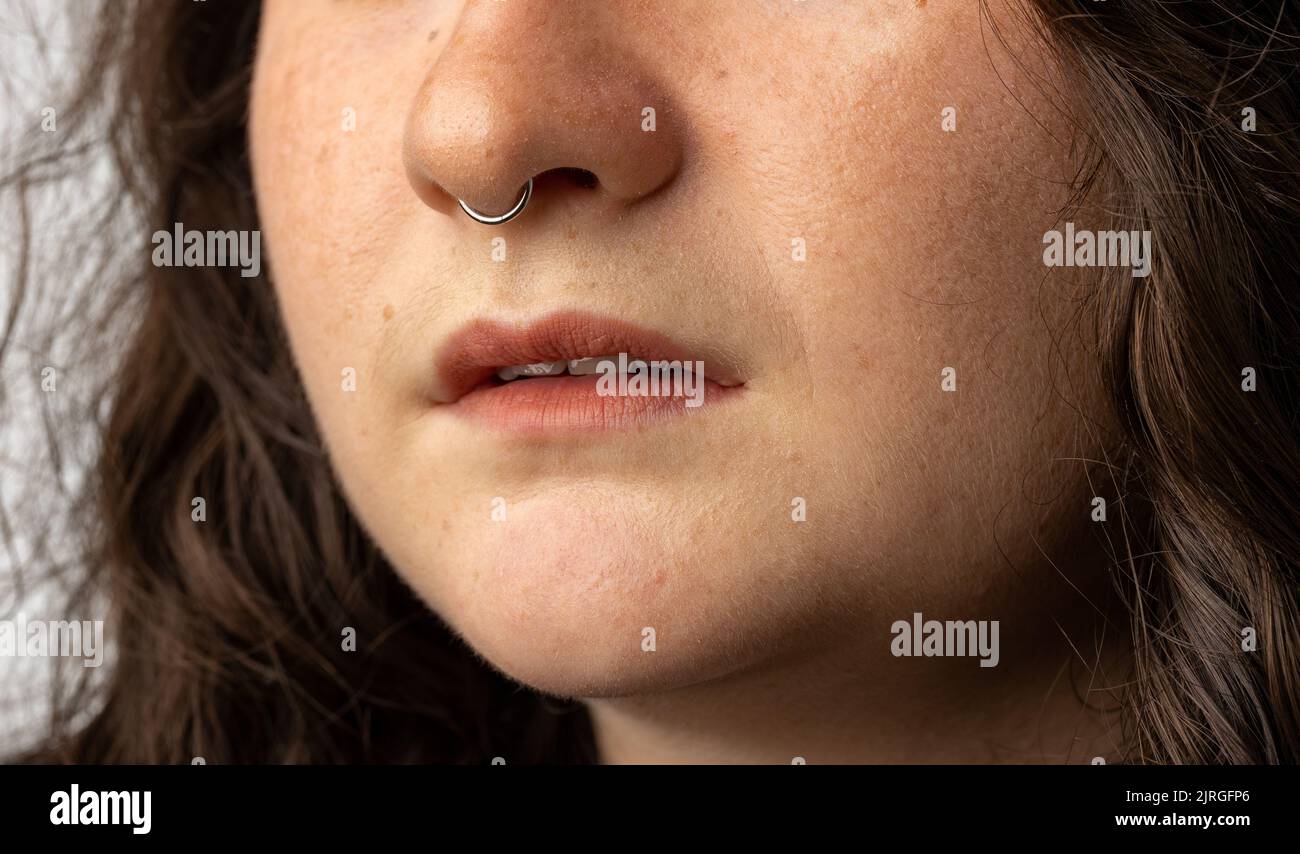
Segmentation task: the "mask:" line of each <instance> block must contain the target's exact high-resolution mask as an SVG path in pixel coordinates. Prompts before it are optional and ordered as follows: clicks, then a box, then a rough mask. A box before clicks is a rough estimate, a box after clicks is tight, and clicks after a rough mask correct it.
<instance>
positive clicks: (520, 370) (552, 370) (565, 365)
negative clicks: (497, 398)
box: [497, 356, 618, 382]
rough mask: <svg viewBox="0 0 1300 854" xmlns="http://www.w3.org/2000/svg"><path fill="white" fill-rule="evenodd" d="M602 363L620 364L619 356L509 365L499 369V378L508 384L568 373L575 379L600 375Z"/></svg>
mask: <svg viewBox="0 0 1300 854" xmlns="http://www.w3.org/2000/svg"><path fill="white" fill-rule="evenodd" d="M601 362H614V363H615V364H618V357H617V356H592V357H589V358H585V359H570V360H569V361H567V362H536V363H534V364H531V365H509V366H507V367H504V368H499V369H497V376H498V377H499V378H501V379H503V380H505V381H506V382H509V381H510V380H514V379H518V378H519V377H554V376H558V375H559V374H562V373H565V372H566V371H567V372H568V373H570V374H572V375H573V376H575V377H581V376H586V375H588V374H598V373H600V363H601Z"/></svg>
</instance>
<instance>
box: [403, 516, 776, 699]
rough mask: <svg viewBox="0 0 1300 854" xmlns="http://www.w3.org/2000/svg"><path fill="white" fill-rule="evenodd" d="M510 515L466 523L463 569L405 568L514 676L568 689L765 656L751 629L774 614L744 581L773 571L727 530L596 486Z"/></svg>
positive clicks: (583, 692) (617, 691)
mask: <svg viewBox="0 0 1300 854" xmlns="http://www.w3.org/2000/svg"><path fill="white" fill-rule="evenodd" d="M508 514H509V515H508V520H507V521H497V522H492V521H484V522H476V523H474V524H473V525H472V526H464V527H462V528H461V529H459V530H458V529H457V527H458V526H453V530H452V531H450V532H448V534H449V536H448V537H447V538H446V539H445V540H443V542H444V543H455V548H454V550H453V551H452V553H449V554H446V555H445V559H440V560H438V561H437V565H438V566H439V567H452V568H453V569H451V570H438V571H437V572H435V571H434V570H432V569H430V570H428V572H427V573H425V572H417V573H410V572H409V571H407V570H406V569H404V568H403V567H401V566H399V567H398V569H399V572H401V573H402V574H403V575H404V576H405V577H406V578H407V579H408V581H409V582H410V583H411V584H412V586H413V587H415V589H416V590H417V592H419V593H420V594H421V595H422V596H423V597H424V598H425V600H426V601H427V602H429V603H430V605H431V607H433V609H434V610H435V611H437V612H438V613H439V614H440V616H441V617H442V618H443V619H444V620H445V621H446V622H447V623H448V624H449V625H450V626H451V627H452V628H453V629H454V630H455V631H456V632H457V633H458V634H459V635H460V636H461V637H462V638H463V639H464V640H465V641H466V642H467V643H468V644H469V645H470V646H471V647H472V648H473V649H474V650H475V651H476V652H477V653H478V654H479V655H481V656H482V657H483V658H484V659H485V660H486V661H487V662H488V663H490V664H491V665H492V666H493V667H495V668H496V669H498V670H500V671H501V672H502V673H504V674H505V675H507V676H509V677H511V678H512V679H515V680H517V681H519V682H522V683H524V684H526V685H529V686H531V687H533V688H535V689H537V690H539V691H542V692H544V693H547V694H552V695H556V696H562V697H593V698H594V697H611V696H624V695H630V694H643V693H652V692H657V691H664V690H669V689H672V688H674V687H680V686H684V685H689V684H692V683H695V682H700V681H704V680H707V679H711V678H715V677H718V676H721V675H724V674H726V673H727V672H729V671H731V670H732V669H734V668H736V667H739V666H743V665H744V664H745V663H746V662H747V661H748V660H751V659H752V656H750V655H747V654H746V650H747V649H749V650H752V649H754V648H757V647H758V645H756V644H752V643H749V642H748V639H750V638H752V637H753V636H754V635H755V634H763V633H764V632H763V627H762V626H754V625H752V624H750V622H751V621H752V620H753V619H754V618H755V617H757V616H762V617H764V619H770V617H771V613H772V612H771V609H770V608H767V609H762V608H757V607H747V606H746V605H745V603H746V602H748V601H750V600H751V598H752V597H753V596H754V594H755V591H754V590H752V589H750V590H746V589H743V588H739V589H738V588H737V582H738V580H743V579H751V580H752V579H755V578H761V577H762V576H763V573H762V572H761V571H759V572H755V571H754V568H751V567H745V566H736V565H734V559H736V558H739V557H740V555H741V553H742V551H741V550H740V549H735V550H731V549H720V548H719V547H718V538H720V537H722V536H723V534H722V532H721V531H720V530H719V529H713V530H712V531H709V530H705V529H703V528H701V527H695V526H692V527H686V528H683V527H682V520H680V519H676V520H670V519H666V518H663V517H662V515H661V514H655V513H650V512H649V511H648V510H647V508H645V507H641V506H637V505H635V503H628V502H626V501H624V502H621V503H620V502H614V501H610V500H608V499H605V500H600V499H596V498H595V497H594V496H592V497H588V498H586V499H582V500H567V501H551V500H541V499H534V500H531V501H527V502H522V503H520V504H519V505H517V506H511V507H510V508H509V509H508ZM670 522H675V527H674V525H671V524H669V523H670ZM709 537H712V538H713V539H712V540H710V539H709ZM729 553H730V554H729ZM407 566H408V567H409V566H410V565H409V564H408V565H407ZM765 598H766V597H765ZM649 630H653V635H651V634H650V631H649ZM651 642H653V649H652V650H651V649H650V648H649V647H650V645H651Z"/></svg>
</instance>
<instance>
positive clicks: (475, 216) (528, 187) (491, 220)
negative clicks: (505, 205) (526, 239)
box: [456, 178, 533, 225]
mask: <svg viewBox="0 0 1300 854" xmlns="http://www.w3.org/2000/svg"><path fill="white" fill-rule="evenodd" d="M532 197H533V179H532V178H529V179H528V183H527V184H524V191H523V193H521V194H520V196H519V201H517V202H515V206H514V207H513V208H511V209H510V210H508V211H506V212H505V213H503V214H501V215H500V216H488V215H487V214H483V213H479V212H478V211H476V210H474V209H473V208H471V207H470V206H469V205H467V204H465V201H464V199H457V200H456V201H458V202H460V209H461V210H463V211H464V212H465V213H467V214H469V216H470V219H472V220H474V221H475V222H481V223H483V224H484V225H500V224H501V223H503V222H509V221H510V220H512V219H514V218H515V217H517V216H519V215H520V214H521V213H523V212H524V208H525V207H526V206H527V205H528V200H529V199H531V198H532Z"/></svg>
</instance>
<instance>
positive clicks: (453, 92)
mask: <svg viewBox="0 0 1300 854" xmlns="http://www.w3.org/2000/svg"><path fill="white" fill-rule="evenodd" d="M512 5H513V4H512ZM564 17H565V16H560V15H550V16H548V17H546V18H545V19H544V20H543V21H542V22H540V23H538V25H537V26H536V27H534V28H533V29H532V30H531V31H529V29H528V28H527V27H521V26H519V24H520V22H511V21H508V20H503V19H502V18H501V16H500V14H496V15H494V16H476V15H467V16H466V17H465V18H463V19H462V22H461V25H462V26H463V27H468V28H470V29H471V30H473V33H472V35H466V37H463V38H458V39H453V40H452V42H451V44H450V45H449V46H448V47H447V48H446V50H445V51H444V53H443V54H442V55H441V56H439V57H438V59H437V62H436V63H435V65H434V67H433V68H432V69H431V71H430V73H429V75H428V76H427V78H426V79H425V81H424V83H423V85H422V86H421V89H420V91H419V93H418V95H417V97H416V100H415V103H414V104H413V107H412V110H411V112H410V114H409V117H408V120H407V125H406V128H405V135H404V139H403V158H404V161H405V166H406V173H407V177H408V179H409V181H410V183H411V186H412V188H413V189H414V190H415V192H416V193H417V195H419V197H420V198H421V199H422V200H424V202H425V203H426V204H428V205H429V206H430V207H432V208H434V209H436V210H439V211H443V212H454V211H456V209H457V207H458V205H457V202H463V203H464V204H466V205H469V206H470V207H471V208H473V209H474V210H475V211H479V212H482V213H484V214H488V215H495V214H501V213H503V212H506V211H509V210H510V209H511V208H512V207H513V206H514V205H515V204H516V203H517V202H518V201H519V198H520V192H521V189H522V188H523V187H524V186H525V185H526V184H527V182H528V180H529V179H530V178H531V179H533V180H534V187H533V198H532V199H531V201H530V202H529V206H528V210H529V216H530V217H532V216H536V215H537V214H536V209H537V208H539V207H546V206H548V205H555V204H559V203H560V201H561V200H571V199H570V196H572V198H573V199H584V200H585V201H584V202H583V203H584V204H587V205H593V204H597V200H599V202H600V203H601V204H605V205H609V206H626V205H630V204H632V203H634V202H636V201H637V200H639V199H643V198H645V197H647V196H649V195H650V194H652V193H654V192H656V191H658V190H660V189H661V188H663V187H664V186H666V185H667V184H668V183H670V182H671V180H672V178H673V176H674V175H675V174H676V173H677V171H678V169H679V168H680V165H681V162H682V147H681V134H680V132H679V131H678V130H677V129H676V123H675V121H674V119H675V116H674V115H673V111H672V109H671V107H670V106H669V105H668V103H667V101H666V98H665V97H664V96H663V95H662V94H661V92H660V90H659V89H658V88H657V87H656V86H655V85H654V84H653V81H652V79H651V77H650V75H649V74H648V73H647V70H646V69H645V68H644V67H643V66H641V65H640V64H638V62H636V61H635V60H631V59H626V58H625V59H621V60H620V59H614V58H613V57H614V56H615V55H616V49H615V48H616V46H615V45H612V44H609V43H606V42H603V41H600V40H597V39H595V38H593V37H585V38H583V37H579V35H580V34H578V33H575V32H574V27H576V26H580V25H579V24H573V23H572V22H570V23H569V24H565V25H563V26H564V29H565V31H564V32H559V31H558V29H559V28H560V27H561V24H560V23H559V22H560V21H562V20H564ZM570 17H572V16H570ZM539 28H540V30H541V31H539ZM546 28H551V29H552V32H550V33H547V32H545V30H546ZM552 41H554V42H556V43H563V45H564V49H563V50H557V49H555V48H554V47H553V46H551V42H552ZM592 191H595V192H594V193H593V192H592Z"/></svg>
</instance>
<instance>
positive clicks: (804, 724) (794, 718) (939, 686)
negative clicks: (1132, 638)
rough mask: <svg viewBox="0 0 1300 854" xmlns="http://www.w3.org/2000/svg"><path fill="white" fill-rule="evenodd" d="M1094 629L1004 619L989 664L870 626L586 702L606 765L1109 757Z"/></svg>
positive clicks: (1106, 694) (1106, 671)
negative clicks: (996, 654)
mask: <svg viewBox="0 0 1300 854" xmlns="http://www.w3.org/2000/svg"><path fill="white" fill-rule="evenodd" d="M1050 622H1054V621H1050ZM1116 634H1117V632H1116V631H1115V629H1114V627H1112V630H1111V632H1110V636H1111V637H1112V638H1114V637H1115V636H1116ZM1093 636H1094V635H1093V633H1092V632H1088V633H1086V634H1083V633H1081V632H1080V631H1078V630H1075V631H1072V632H1069V634H1068V636H1067V635H1066V633H1065V631H1064V630H1063V629H1062V628H1061V627H1060V625H1059V624H1056V625H1054V626H1053V627H1052V631H1050V632H1047V631H1044V632H1040V633H1038V636H1036V637H1033V638H1025V637H1021V638H1018V639H1017V638H1016V637H1015V635H1014V634H1013V633H1012V632H1009V631H1003V633H1002V637H1001V640H1002V644H1003V650H1002V654H1001V657H1000V661H999V662H998V665H997V666H996V667H987V668H982V667H980V666H979V659H978V658H974V657H967V658H952V657H896V656H894V655H893V654H891V653H890V651H889V649H888V642H887V640H886V641H881V639H880V638H879V637H876V638H873V639H871V643H870V644H865V645H864V644H861V643H858V644H844V643H843V642H841V643H838V644H833V645H830V646H829V647H827V648H823V649H821V650H818V651H816V652H811V653H808V652H805V653H802V654H800V655H799V656H797V657H794V658H792V659H791V660H787V661H780V662H768V663H767V664H765V665H763V666H761V667H755V668H751V669H749V670H746V671H743V672H737V673H733V674H731V675H728V676H726V677H724V678H720V679H715V680H711V681H708V682H702V683H697V684H694V685H691V686H688V687H681V688H675V689H672V690H668V691H662V692H658V693H653V694H640V695H636V696H630V697H617V698H601V699H595V700H588V701H587V706H588V708H589V710H590V712H591V718H592V723H593V726H594V728H595V734H596V741H597V745H598V748H599V750H600V756H601V761H602V762H604V763H609V764H625V763H648V764H655V763H674V764H678V763H681V764H695V763H708V764H713V763H740V764H750V763H776V764H790V763H792V762H798V761H800V758H802V760H803V761H805V762H807V763H809V764H830V763H917V764H923V763H1083V764H1087V763H1089V762H1091V761H1092V760H1093V757H1096V756H1101V757H1103V758H1105V760H1106V761H1107V762H1113V761H1116V759H1117V758H1118V755H1117V754H1118V740H1119V735H1118V730H1119V725H1118V722H1117V720H1116V718H1115V715H1114V709H1115V708H1116V707H1117V705H1118V704H1117V702H1116V698H1115V696H1114V694H1113V693H1112V691H1111V690H1110V688H1111V686H1114V685H1117V684H1118V683H1120V682H1121V681H1122V680H1121V679H1120V678H1119V676H1118V675H1117V674H1118V672H1119V668H1118V665H1119V664H1120V663H1122V661H1123V649H1122V647H1123V644H1122V643H1118V642H1116V643H1113V644H1110V643H1098V642H1094V641H1093V640H1092V638H1093ZM1085 637H1086V638H1087V640H1086V641H1085V640H1084V638H1085ZM881 647H885V649H884V650H883V654H882V650H881ZM919 654H920V653H919V652H918V653H916V655H919ZM1107 709H1109V710H1111V711H1110V712H1109V714H1108V713H1107V712H1106V711H1104V710H1107Z"/></svg>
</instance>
